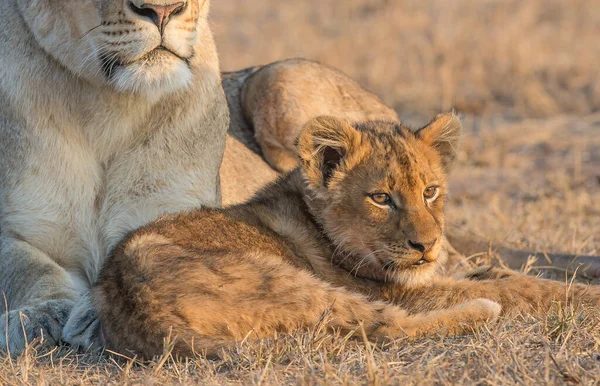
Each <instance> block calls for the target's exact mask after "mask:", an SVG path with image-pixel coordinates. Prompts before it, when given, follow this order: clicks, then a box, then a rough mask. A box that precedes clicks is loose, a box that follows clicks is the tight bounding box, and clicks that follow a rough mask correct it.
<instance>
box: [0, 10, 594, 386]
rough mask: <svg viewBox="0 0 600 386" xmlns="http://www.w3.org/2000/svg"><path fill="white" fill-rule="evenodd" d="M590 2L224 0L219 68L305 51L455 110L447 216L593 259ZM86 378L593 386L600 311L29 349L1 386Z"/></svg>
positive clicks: (410, 100)
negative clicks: (159, 344) (437, 333)
mask: <svg viewBox="0 0 600 386" xmlns="http://www.w3.org/2000/svg"><path fill="white" fill-rule="evenodd" d="M593 3H594V2H592V1H589V0H587V1H586V0H571V1H567V0H548V1H542V0H528V1H517V0H504V1H492V0H482V1H467V0H457V1H452V2H451V1H444V0H430V1H416V0H415V1H402V2H401V1H394V0H390V1H385V0H383V1H380V0H377V1H376V0H346V1H343V2H342V1H334V0H325V1H323V0H304V1H301V2H300V1H298V2H282V1H275V0H256V1H251V2H250V1H242V0H221V1H213V24H214V27H215V30H216V32H217V34H218V35H217V40H218V44H219V49H220V52H221V58H222V62H223V65H224V68H225V69H238V68H241V67H244V66H248V65H252V64H257V63H266V62H269V61H273V60H277V59H280V58H284V57H292V56H303V57H308V58H312V59H317V60H320V61H322V62H325V63H328V64H330V65H334V66H337V67H340V68H342V69H343V70H344V71H345V72H347V73H348V74H350V75H351V76H353V77H355V78H357V79H359V80H360V81H361V82H362V83H363V84H364V85H366V86H368V87H369V88H370V89H372V90H373V91H375V92H377V93H378V94H380V95H381V96H383V98H384V99H385V101H386V102H388V103H389V104H390V105H392V106H395V107H396V108H398V110H399V112H400V113H401V114H402V115H403V116H405V117H410V118H411V119H413V120H415V121H416V122H417V123H423V122H424V119H426V117H428V116H429V115H431V114H432V113H434V112H437V111H438V110H440V109H448V108H449V107H451V106H453V105H454V106H456V107H458V108H459V109H462V110H463V111H466V112H467V113H469V114H470V115H468V116H467V119H466V128H467V134H466V136H465V141H464V146H463V150H462V152H461V155H460V162H459V165H458V167H457V169H456V171H455V173H454V175H453V177H452V190H453V195H452V197H451V202H450V205H449V210H448V218H449V221H450V222H452V223H454V224H459V225H462V226H464V227H466V228H467V229H470V230H473V231H476V232H478V233H480V234H481V235H482V236H483V237H488V238H493V239H496V240H504V239H508V240H509V241H510V242H511V243H512V244H515V245H517V246H520V247H524V248H534V249H547V250H548V251H564V252H572V253H586V254H597V255H600V114H599V113H594V112H597V111H598V110H600V71H598V70H597V66H598V65H597V62H598V59H600V45H599V44H598V41H599V38H600V12H598V10H596V9H595V8H597V6H595V5H594V4H593ZM584 113H585V115H583V114H584ZM473 114H476V116H473ZM569 114H571V116H569ZM573 114H579V115H580V116H581V117H580V118H575V117H573ZM501 117H504V118H501ZM507 117H508V118H507ZM515 117H521V118H524V117H528V118H529V119H527V120H518V121H515V120H514V118H515ZM535 117H537V118H540V117H543V118H544V119H532V118H535ZM473 180H476V181H477V183H472V182H471V181H473ZM89 383H95V384H126V383H127V384H188V383H200V384H226V383H242V384H282V383H294V384H296V383H300V384H324V383H327V384H355V383H361V384H365V383H372V384H386V383H391V384H419V385H421V384H451V383H478V384H507V383H508V384H515V383H517V384H556V383H582V384H588V385H598V384H600V315H599V314H598V311H597V310H595V311H593V310H572V309H570V308H569V307H566V308H565V309H563V310H562V311H559V312H556V313H554V314H551V315H548V316H547V317H546V318H544V319H542V320H533V319H530V318H523V319H519V320H501V321H500V322H499V323H498V324H494V325H491V326H489V327H484V328H482V329H481V330H479V331H477V332H475V333H474V334H473V335H470V336H465V337H454V338H444V337H435V338H431V339H420V340H417V341H412V342H406V341H396V342H394V343H393V344H390V345H387V346H374V345H372V344H364V343H362V342H356V341H353V340H348V339H346V338H345V337H343V336H333V337H332V336H331V335H329V334H326V333H324V332H323V331H320V330H319V329H318V327H317V328H316V330H314V331H311V332H309V333H304V334H296V335H292V336H280V337H278V338H275V339H270V340H266V341H262V342H248V343H244V344H242V345H241V346H239V347H236V348H233V349H231V350H229V351H227V352H226V353H225V355H224V357H223V358H222V359H220V360H208V359H205V358H196V359H193V360H188V361H185V362H177V363H176V362H174V361H173V359H172V358H171V357H170V356H169V355H165V356H164V357H163V358H160V359H159V360H157V361H155V362H153V363H150V364H143V363H138V362H136V361H134V360H127V359H118V358H106V357H104V358H98V357H94V356H92V355H76V354H74V353H70V352H68V350H67V349H66V348H61V349H56V350H54V351H51V352H49V353H48V352H46V353H42V352H40V353H36V351H35V349H34V346H32V347H31V348H30V350H29V352H28V353H26V354H25V355H23V356H21V357H19V358H14V359H9V358H7V357H6V356H0V384H11V385H12V384H89Z"/></svg>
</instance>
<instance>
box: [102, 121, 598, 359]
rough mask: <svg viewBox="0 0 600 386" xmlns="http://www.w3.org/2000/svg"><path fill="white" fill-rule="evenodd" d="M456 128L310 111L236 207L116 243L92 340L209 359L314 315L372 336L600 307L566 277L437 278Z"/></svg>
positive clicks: (154, 227)
mask: <svg viewBox="0 0 600 386" xmlns="http://www.w3.org/2000/svg"><path fill="white" fill-rule="evenodd" d="M460 130H461V125H460V121H459V120H458V118H456V116H454V115H451V114H447V115H441V116H438V117H436V119H435V120H433V121H432V122H431V123H430V124H429V125H427V126H426V127H424V128H423V129H421V130H419V131H416V132H414V131H411V130H408V129H407V128H405V127H403V126H401V125H399V124H397V123H393V122H366V123H362V124H355V125H350V124H349V123H348V122H347V121H343V120H339V119H336V118H331V117H321V118H316V119H313V120H311V121H310V122H309V123H308V124H307V125H306V128H305V130H304V131H303V132H302V134H301V135H300V138H299V141H298V152H299V155H300V158H301V160H302V165H301V167H299V168H297V169H295V170H294V171H292V172H290V173H288V174H286V175H285V176H283V177H282V178H280V179H279V180H278V181H276V182H275V183H273V184H271V185H269V186H267V187H266V188H265V189H263V190H262V191H261V192H260V193H259V194H258V195H257V196H256V197H255V198H254V199H252V200H251V201H249V202H248V203H246V204H243V205H239V206H234V207H230V208H227V209H221V210H219V209H206V208H205V209H199V210H196V211H192V212H187V213H182V214H179V215H168V216H165V217H163V218H162V219H160V220H158V221H156V222H154V223H152V224H150V225H148V226H146V227H143V228H141V229H139V230H137V231H135V232H134V233H132V234H131V235H129V236H128V237H127V238H126V239H125V240H124V241H123V242H122V243H121V244H120V245H119V246H118V247H117V249H116V250H115V251H114V252H113V254H112V255H111V257H110V258H109V261H108V262H107V264H105V266H104V268H103V271H102V273H101V275H100V279H99V281H98V283H97V284H96V285H95V287H94V289H93V299H94V303H95V305H96V307H97V310H98V313H99V319H100V321H101V325H102V331H103V336H104V339H105V340H106V341H105V343H106V344H107V345H108V346H109V347H110V348H112V349H114V350H117V351H121V352H133V353H135V354H138V355H141V356H143V357H152V356H153V355H156V354H160V353H162V350H163V341H164V339H165V338H166V337H169V336H170V337H172V338H175V339H176V343H175V350H176V351H177V352H178V353H179V354H183V355H190V354H192V353H193V352H194V351H196V352H207V353H209V354H214V353H216V352H218V350H219V349H220V348H221V347H223V346H224V345H227V344H229V343H232V342H234V341H239V340H242V339H244V338H246V337H250V338H260V337H265V336H270V335H272V334H273V333H275V332H288V331H293V330H295V329H299V328H306V327H307V326H311V325H314V324H315V323H317V322H319V320H320V319H322V317H323V315H324V314H327V313H329V315H326V317H325V318H324V320H325V323H327V325H328V326H329V327H331V328H337V329H342V330H344V331H352V330H353V329H356V328H357V327H358V326H359V325H360V323H362V324H363V326H364V329H365V331H366V333H367V334H368V335H369V336H371V337H375V338H376V337H390V338H395V337H402V336H420V335H428V334H435V333H437V332H445V333H461V332H464V331H467V330H469V329H470V328H472V326H473V325H474V324H476V323H481V322H485V321H486V320H489V319H490V318H493V317H494V316H496V315H497V314H498V313H499V311H500V306H499V305H498V303H501V304H502V306H503V310H504V311H505V312H518V311H527V312H532V313H535V312H538V311H547V310H548V309H549V308H551V306H552V303H553V302H555V301H561V300H566V297H567V296H568V297H569V298H570V296H571V294H575V295H576V297H575V300H577V301H578V302H586V303H590V304H594V305H597V306H600V297H599V296H598V294H599V293H600V291H598V289H597V288H595V287H588V286H584V285H579V284H576V285H573V286H571V287H569V288H567V287H566V286H565V285H564V284H561V283H559V282H551V281H547V280H541V279H536V278H533V277H527V276H522V275H519V274H513V273H510V274H507V275H504V273H503V272H501V271H494V270H491V271H484V270H480V271H477V272H475V273H474V274H473V275H471V277H468V278H465V279H462V280H450V279H446V278H440V277H441V274H442V273H443V271H444V266H445V265H444V262H445V259H446V251H445V250H444V248H443V242H442V235H443V230H444V217H443V202H444V197H445V195H446V189H447V188H446V176H447V173H448V171H449V169H450V168H451V165H452V161H453V159H454V156H455V154H456V153H455V149H456V148H457V141H458V137H459V133H460ZM497 275H501V276H502V277H503V276H507V277H503V278H498V277H497ZM515 283H517V284H518V286H515ZM482 297H485V298H487V299H491V300H486V299H482ZM386 300H391V301H393V302H396V303H398V304H399V305H401V306H402V308H401V307H399V306H398V305H392V304H390V303H387V302H385V301H386ZM496 302H498V303H496ZM407 310H409V311H410V313H407Z"/></svg>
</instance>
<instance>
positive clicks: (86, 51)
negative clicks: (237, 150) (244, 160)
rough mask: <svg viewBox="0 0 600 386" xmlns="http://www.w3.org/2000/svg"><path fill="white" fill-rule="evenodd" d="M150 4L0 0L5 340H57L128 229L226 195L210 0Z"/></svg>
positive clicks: (0, 331) (15, 345)
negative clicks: (221, 175)
mask: <svg viewBox="0 0 600 386" xmlns="http://www.w3.org/2000/svg"><path fill="white" fill-rule="evenodd" d="M174 3H177V4H175V7H171V8H169V6H170V5H172V4H174ZM152 4H153V5H152V6H151V7H150V8H148V7H147V4H144V1H143V0H133V1H124V0H61V1H55V0H4V1H2V2H0V17H1V19H2V23H1V24H0V294H1V295H0V296H5V298H6V302H7V305H8V312H6V313H5V312H4V311H5V310H4V306H0V320H2V322H1V323H0V347H8V348H9V349H10V350H11V351H12V352H18V351H19V350H21V349H22V348H23V347H24V344H25V343H26V341H28V340H32V339H34V338H36V337H39V336H43V337H44V339H45V340H46V342H50V343H53V342H55V341H58V339H59V338H60V337H61V330H62V328H63V324H65V322H66V319H67V317H68V315H69V312H70V311H71V309H72V307H73V304H74V303H75V302H76V301H77V300H78V298H79V296H80V293H81V292H83V291H85V290H86V289H87V288H89V286H90V285H91V283H93V282H94V281H95V280H96V276H97V273H98V271H99V268H100V266H101V265H102V262H103V260H104V258H105V255H106V254H107V251H108V250H110V249H111V248H112V247H113V246H114V245H115V244H116V243H117V242H118V241H119V240H120V239H121V238H122V237H123V236H124V235H125V234H126V233H127V232H129V231H131V230H132V229H134V228H137V227H139V226H141V225H143V224H145V223H147V222H149V221H152V220H154V219H156V218H157V217H159V216H160V215H161V214H163V213H166V212H174V211H179V210H182V209H186V208H191V207H197V206H199V205H200V206H201V205H209V206H214V205H219V204H220V192H219V175H218V170H219V164H220V162H221V158H222V152H223V149H224V146H225V132H226V130H227V127H228V110H227V105H226V100H225V97H224V93H223V90H222V87H221V83H220V73H219V63H218V59H217V54H216V50H215V45H214V42H213V38H212V34H211V32H210V30H209V26H208V22H207V14H208V9H209V1H208V0H189V1H187V2H182V3H181V4H179V3H178V2H176V1H170V0H153V1H152ZM161 6H165V7H167V8H169V9H171V10H172V13H170V14H169V16H170V17H169V18H168V20H167V19H164V18H163V19H161V24H160V25H158V24H156V25H155V23H157V20H158V17H155V16H156V15H155V14H153V13H152V12H153V11H152V10H151V8H152V7H155V8H156V7H161ZM156 9H158V10H159V11H160V12H162V11H161V10H162V9H163V8H156ZM169 12H171V11H169ZM154 19H156V20H154ZM167 21H168V23H166V22H167ZM161 31H162V33H161ZM3 303H4V300H3V299H0V304H3ZM82 309H83V310H85V307H84V308H82ZM7 328H8V329H7ZM23 329H24V330H23ZM7 338H8V342H7V340H6V339H7Z"/></svg>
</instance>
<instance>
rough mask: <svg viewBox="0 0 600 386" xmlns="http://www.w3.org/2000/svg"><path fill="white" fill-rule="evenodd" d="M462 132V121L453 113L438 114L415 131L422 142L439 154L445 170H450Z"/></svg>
mask: <svg viewBox="0 0 600 386" xmlns="http://www.w3.org/2000/svg"><path fill="white" fill-rule="evenodd" d="M461 134H462V123H461V122H460V118H458V116H457V115H456V114H454V113H447V114H439V115H437V116H436V117H435V118H433V120H432V121H431V122H429V123H428V124H427V126H425V127H423V128H422V129H419V130H418V131H417V132H416V135H417V137H419V138H420V139H421V140H422V141H423V142H425V143H426V144H428V145H429V146H431V147H433V148H434V149H435V150H436V151H437V152H438V153H439V154H440V155H441V156H442V162H443V164H444V169H445V170H446V172H447V173H448V172H450V170H451V169H452V165H453V164H454V160H455V159H456V155H457V153H458V148H459V146H460V136H461Z"/></svg>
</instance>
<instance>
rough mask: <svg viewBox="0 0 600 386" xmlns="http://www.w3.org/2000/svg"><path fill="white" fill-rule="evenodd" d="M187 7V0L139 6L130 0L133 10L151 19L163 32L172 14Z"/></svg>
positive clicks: (130, 6)
mask: <svg viewBox="0 0 600 386" xmlns="http://www.w3.org/2000/svg"><path fill="white" fill-rule="evenodd" d="M185 7H186V2H185V1H179V2H176V3H171V4H152V3H143V4H141V5H139V6H137V5H135V4H134V3H133V2H132V1H130V2H129V8H131V10H132V11H133V12H135V13H136V14H138V15H140V16H144V17H147V18H149V19H151V20H152V21H153V22H154V24H156V26H157V27H158V29H159V30H160V32H161V33H162V32H163V30H164V29H165V26H166V25H167V23H168V22H169V20H170V19H171V16H173V15H177V14H179V13H181V12H183V11H184V10H185Z"/></svg>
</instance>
